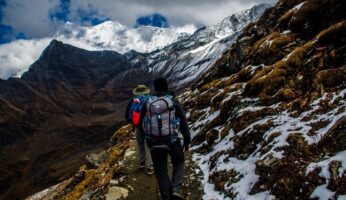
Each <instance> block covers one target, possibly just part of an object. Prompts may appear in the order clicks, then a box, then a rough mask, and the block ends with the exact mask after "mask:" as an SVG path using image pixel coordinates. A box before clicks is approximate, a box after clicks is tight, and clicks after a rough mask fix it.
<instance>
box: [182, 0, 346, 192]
mask: <svg viewBox="0 0 346 200" xmlns="http://www.w3.org/2000/svg"><path fill="white" fill-rule="evenodd" d="M345 9H346V3H345V2H344V1H335V0H322V1H320V0H308V1H300V0H280V1H279V2H278V3H277V4H276V5H275V6H274V7H273V8H270V9H268V10H267V11H266V12H265V13H264V14H263V15H262V17H261V18H260V20H259V21H258V22H256V23H253V24H251V25H249V26H248V27H247V28H245V29H244V32H243V34H242V35H241V36H240V37H239V38H238V40H237V42H236V44H235V45H233V46H232V47H231V48H230V49H229V50H228V51H227V52H226V53H225V54H224V55H223V56H222V58H221V59H219V61H218V62H217V63H216V65H215V66H214V67H213V68H211V70H209V71H208V72H206V73H205V74H204V76H202V77H201V78H200V80H199V81H197V83H196V84H195V85H194V86H192V87H191V88H190V89H188V90H186V91H185V93H184V94H183V95H182V96H181V97H180V98H181V100H182V101H184V105H185V107H186V108H188V110H189V120H190V122H191V124H192V129H193V135H194V139H193V145H194V146H195V147H194V149H195V150H194V151H195V160H196V161H198V162H199V165H200V167H201V168H202V169H203V170H204V179H202V182H203V183H205V187H204V190H205V192H206V191H209V194H208V193H207V192H206V194H207V195H206V196H205V198H206V199H226V198H230V199H248V198H259V199H309V198H311V199H318V198H321V199H328V198H331V199H337V198H338V197H340V198H341V196H342V195H345V194H346V190H345V188H346V185H345V183H346V171H345V167H346V163H345V158H346V157H345V156H346V152H345V150H346V143H345V141H346V134H345V133H346V132H345V130H346V129H345V126H346V124H345V122H346V121H345V119H346V112H345V111H346V74H345V67H346V63H345V58H346V55H345V54H346V16H345V13H344V10H345Z"/></svg>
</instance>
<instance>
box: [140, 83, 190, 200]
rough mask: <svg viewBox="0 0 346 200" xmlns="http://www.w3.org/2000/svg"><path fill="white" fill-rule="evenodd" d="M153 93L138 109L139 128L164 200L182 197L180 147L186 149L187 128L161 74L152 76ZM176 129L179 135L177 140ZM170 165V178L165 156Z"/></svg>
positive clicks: (179, 105) (182, 163)
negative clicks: (144, 137) (141, 130)
mask: <svg viewBox="0 0 346 200" xmlns="http://www.w3.org/2000/svg"><path fill="white" fill-rule="evenodd" d="M154 89H155V93H154V94H153V95H152V96H151V97H150V98H149V99H148V101H147V102H146V105H145V106H144V107H143V109H142V114H141V118H142V119H143V122H142V129H143V132H145V134H146V141H147V144H148V146H149V148H150V153H151V157H152V160H153V164H154V172H155V176H156V179H157V182H158V185H159V189H160V193H161V197H162V199H164V200H170V199H184V197H183V195H182V190H181V189H182V184H183V178H184V162H185V160H184V150H185V151H188V150H189V144H190V140H191V137H190V130H189V127H188V124H187V120H186V116H185V112H184V110H183V108H182V106H181V104H180V103H179V102H178V101H177V100H176V99H175V98H174V97H173V96H172V93H170V92H169V91H168V83H167V80H166V79H164V78H158V79H156V80H154ZM179 132H180V133H181V134H182V135H183V137H184V140H183V144H182V143H181V140H180V137H179ZM168 155H170V158H171V162H172V165H173V172H172V180H170V178H169V175H168V169H167V168H168V164H167V157H168Z"/></svg>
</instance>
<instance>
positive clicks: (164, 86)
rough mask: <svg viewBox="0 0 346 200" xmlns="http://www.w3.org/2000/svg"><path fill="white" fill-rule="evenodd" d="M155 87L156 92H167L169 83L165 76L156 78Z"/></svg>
mask: <svg viewBox="0 0 346 200" xmlns="http://www.w3.org/2000/svg"><path fill="white" fill-rule="evenodd" d="M154 89H155V92H167V91H168V83H167V80H166V79H165V78H157V79H155V80H154Z"/></svg>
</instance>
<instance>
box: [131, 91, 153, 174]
mask: <svg viewBox="0 0 346 200" xmlns="http://www.w3.org/2000/svg"><path fill="white" fill-rule="evenodd" d="M149 93H150V89H149V88H148V87H146V86H145V85H138V86H137V87H136V88H134V89H133V90H132V94H133V95H134V98H132V99H131V101H130V102H129V103H128V105H127V108H126V112H125V118H126V119H127V120H128V121H129V122H130V123H133V122H132V121H131V120H132V119H130V118H132V117H133V116H131V117H129V115H131V113H130V108H131V104H132V103H133V101H144V102H142V103H143V104H145V100H146V99H147V98H148V96H147V95H148V94H149ZM133 127H134V129H135V130H134V131H135V134H136V142H137V148H136V152H137V160H138V162H139V169H140V170H142V171H143V170H145V169H146V171H147V174H149V175H151V174H153V169H152V167H153V162H152V160H151V156H150V153H149V149H148V147H147V145H146V142H145V135H144V132H143V131H142V129H140V128H139V127H135V126H133Z"/></svg>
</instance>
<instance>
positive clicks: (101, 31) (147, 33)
mask: <svg viewBox="0 0 346 200" xmlns="http://www.w3.org/2000/svg"><path fill="white" fill-rule="evenodd" d="M195 30H196V28H195V27H194V26H193V25H186V26H183V27H169V28H159V27H152V26H139V27H137V28H132V27H127V26H124V25H122V24H120V23H118V22H114V21H106V22H103V23H101V24H99V25H96V26H90V27H84V26H78V25H76V24H73V23H69V22H68V23H66V24H65V25H64V26H63V27H62V28H61V29H60V30H58V31H57V33H56V34H55V35H54V36H53V37H51V38H43V39H32V40H17V41H14V42H11V43H9V44H4V45H1V46H0V79H7V78H9V77H11V76H17V77H20V76H21V75H22V74H23V73H24V72H25V71H27V70H28V68H29V66H30V65H31V64H32V63H33V62H34V61H35V60H37V59H38V58H39V56H40V54H41V53H42V51H43V50H44V48H45V47H47V46H48V45H49V43H50V41H51V40H52V39H57V40H60V41H62V42H64V43H67V44H71V45H74V46H76V47H79V48H82V49H86V50H90V51H101V50H111V51H116V52H119V53H126V52H127V51H129V50H135V51H138V52H142V53H146V52H150V51H153V50H156V49H160V48H163V47H165V46H166V45H169V44H171V43H173V42H176V41H178V40H180V39H182V38H186V37H188V36H189V35H191V34H192V33H194V32H195Z"/></svg>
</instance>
